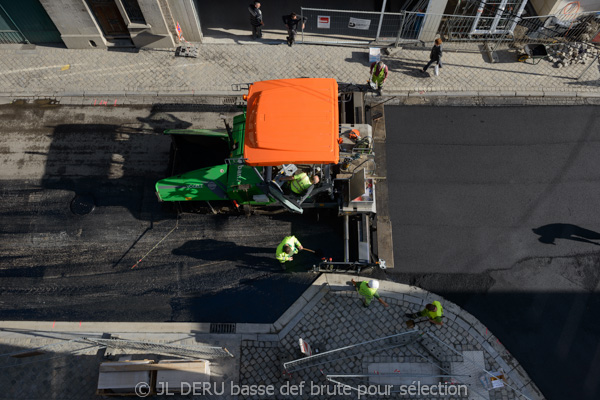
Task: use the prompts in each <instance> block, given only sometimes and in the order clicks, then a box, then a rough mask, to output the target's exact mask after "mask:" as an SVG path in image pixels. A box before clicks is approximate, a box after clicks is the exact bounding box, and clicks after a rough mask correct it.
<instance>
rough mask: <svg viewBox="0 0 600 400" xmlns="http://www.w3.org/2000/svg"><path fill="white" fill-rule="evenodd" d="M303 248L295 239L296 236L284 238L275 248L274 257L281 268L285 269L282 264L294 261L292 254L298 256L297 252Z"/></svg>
mask: <svg viewBox="0 0 600 400" xmlns="http://www.w3.org/2000/svg"><path fill="white" fill-rule="evenodd" d="M303 248H304V247H302V244H300V241H299V240H298V239H296V236H286V237H285V238H284V239H283V240H282V241H281V243H279V246H277V250H275V257H276V258H277V260H278V261H279V263H280V264H281V268H283V269H285V266H284V263H285V262H286V261H292V260H293V259H294V254H298V251H299V250H302V249H303Z"/></svg>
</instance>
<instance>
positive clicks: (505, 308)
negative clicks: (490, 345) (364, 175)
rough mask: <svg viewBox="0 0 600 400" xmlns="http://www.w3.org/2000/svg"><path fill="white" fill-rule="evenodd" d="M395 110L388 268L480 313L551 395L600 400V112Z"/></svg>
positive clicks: (390, 116)
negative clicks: (599, 312) (391, 257)
mask: <svg viewBox="0 0 600 400" xmlns="http://www.w3.org/2000/svg"><path fill="white" fill-rule="evenodd" d="M385 111H386V131H387V159H388V160H393V161H391V162H388V167H387V171H388V174H387V182H388V184H389V195H390V200H389V201H390V215H391V219H392V226H393V230H394V252H395V253H394V254H395V265H396V268H395V269H394V270H393V271H392V272H390V275H391V276H392V277H394V278H395V279H396V280H399V281H402V282H407V283H411V284H414V285H417V286H420V287H423V288H425V289H427V290H431V291H433V292H437V293H439V294H441V295H443V296H445V297H446V298H448V299H450V300H452V301H454V302H456V303H457V304H459V305H460V306H462V307H463V308H465V309H466V310H467V311H469V312H470V313H472V314H473V315H474V316H476V317H477V318H478V319H479V320H480V321H481V322H482V323H483V324H484V325H486V326H487V327H488V328H489V329H490V331H491V332H493V333H494V334H495V335H496V336H497V337H498V338H499V340H500V341H501V342H502V343H503V344H504V345H505V346H506V347H507V348H508V350H509V351H510V352H511V353H512V354H513V355H514V356H515V358H516V359H517V360H519V362H520V363H521V365H523V367H524V368H525V369H526V371H527V372H528V373H529V374H530V376H531V378H532V379H533V381H534V382H535V383H536V384H537V385H538V387H539V388H540V389H541V390H542V392H543V393H544V395H545V396H547V398H549V399H556V400H561V399H590V400H591V399H597V398H599V397H600V388H599V380H598V376H600V341H599V338H600V321H599V320H598V318H597V310H598V308H599V307H600V286H599V282H600V269H599V267H600V247H599V246H600V241H599V240H598V239H599V238H600V233H599V232H600V215H599V214H598V212H597V210H598V202H599V200H600V169H599V168H598V154H599V151H600V111H598V108H597V107H488V108H482V107H478V108H476V107H425V106H423V107H399V106H391V107H386V109H385Z"/></svg>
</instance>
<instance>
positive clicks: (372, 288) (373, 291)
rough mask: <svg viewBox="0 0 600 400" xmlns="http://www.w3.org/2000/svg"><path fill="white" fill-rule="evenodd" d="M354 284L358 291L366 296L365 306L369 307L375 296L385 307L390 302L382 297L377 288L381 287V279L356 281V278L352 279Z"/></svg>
mask: <svg viewBox="0 0 600 400" xmlns="http://www.w3.org/2000/svg"><path fill="white" fill-rule="evenodd" d="M352 284H353V285H354V287H355V288H356V290H357V291H358V294H360V295H361V296H363V297H364V299H362V301H363V306H364V307H369V304H371V301H373V297H374V298H376V299H377V300H378V301H379V302H380V303H381V304H383V305H384V306H385V307H388V304H387V303H386V302H385V301H383V300H382V299H381V297H379V293H377V289H378V288H379V281H376V280H374V279H371V280H370V281H368V282H367V281H362V282H356V281H355V280H354V279H352Z"/></svg>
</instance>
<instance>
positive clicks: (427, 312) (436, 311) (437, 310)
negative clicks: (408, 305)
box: [406, 301, 444, 325]
mask: <svg viewBox="0 0 600 400" xmlns="http://www.w3.org/2000/svg"><path fill="white" fill-rule="evenodd" d="M443 315H444V308H443V307H442V304H441V303H440V302H439V301H434V302H433V303H431V304H427V305H426V306H425V308H424V309H423V310H421V311H419V312H418V313H414V314H406V316H407V317H409V318H417V317H427V318H428V319H429V322H431V323H432V324H436V325H443V324H444V323H443V322H442V316H443Z"/></svg>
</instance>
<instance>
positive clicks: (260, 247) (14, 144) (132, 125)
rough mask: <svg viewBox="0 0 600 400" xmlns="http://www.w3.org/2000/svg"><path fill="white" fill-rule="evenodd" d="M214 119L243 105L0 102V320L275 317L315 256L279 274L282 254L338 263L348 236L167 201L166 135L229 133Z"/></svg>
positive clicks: (324, 227)
mask: <svg viewBox="0 0 600 400" xmlns="http://www.w3.org/2000/svg"><path fill="white" fill-rule="evenodd" d="M219 112H223V113H225V114H226V115H227V116H229V117H231V116H232V115H235V114H237V113H239V110H238V109H235V108H231V107H229V108H227V107H219V106H212V105H206V106H169V105H165V106H156V107H152V108H146V107H120V106H118V107H106V106H100V107H91V106H90V107H62V106H53V105H51V104H38V105H10V106H2V107H0V155H1V156H0V157H1V158H0V159H1V160H2V168H1V169H0V258H1V262H0V320H70V321H78V320H83V321H206V322H274V321H275V320H276V319H277V318H278V317H279V316H280V315H281V314H282V313H283V312H284V311H285V310H286V309H287V308H288V307H289V306H290V305H291V304H292V303H293V302H294V301H295V300H296V299H297V298H298V297H299V296H300V294H301V293H302V292H303V291H304V290H305V289H306V287H307V286H308V285H310V284H311V282H312V281H313V280H314V279H315V278H316V275H314V274H312V273H307V272H306V269H307V268H306V266H312V264H313V263H315V262H316V261H317V260H316V257H315V256H314V255H312V254H311V253H308V252H301V253H300V254H299V255H298V256H296V257H295V259H294V261H293V262H292V263H291V264H290V265H289V266H288V271H287V272H283V271H281V268H280V266H279V263H278V262H277V261H276V260H275V258H274V252H275V247H276V246H277V245H278V244H279V242H280V241H281V240H282V239H283V237H285V236H287V235H290V234H295V235H296V236H297V237H298V238H299V239H300V241H302V242H303V244H304V245H305V246H306V247H308V248H312V249H322V250H323V251H324V252H325V253H326V254H327V255H330V256H332V257H339V256H341V253H343V239H342V236H341V235H342V234H341V228H342V227H341V224H340V222H339V221H338V220H333V221H331V220H329V219H327V218H323V217H322V216H321V217H322V218H320V219H319V220H318V221H317V217H316V215H315V214H311V213H308V214H307V215H305V216H303V217H298V216H292V215H289V214H287V213H286V214H282V215H276V216H264V215H254V216H251V217H246V216H244V215H230V216H227V215H216V216H215V215H198V214H189V213H185V214H181V215H179V217H177V215H178V214H177V213H176V212H175V211H174V210H173V209H172V208H171V207H169V206H168V205H162V206H161V205H160V204H159V203H158V201H157V198H156V196H155V193H154V184H155V182H156V181H157V180H158V179H160V178H163V177H166V176H169V175H170V174H169V172H168V171H167V169H168V164H169V157H170V143H171V139H170V137H169V136H166V135H163V134H162V131H163V130H164V129H167V128H188V127H194V128H200V127H202V128H207V129H212V128H223V124H222V122H221V121H220V120H219V119H218V113H219ZM230 121H231V119H230ZM175 227H177V229H174V228H175ZM144 256H145V258H144V259H143V261H142V262H140V263H137V262H138V260H140V259H141V258H142V257H144ZM134 266H135V267H134Z"/></svg>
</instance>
